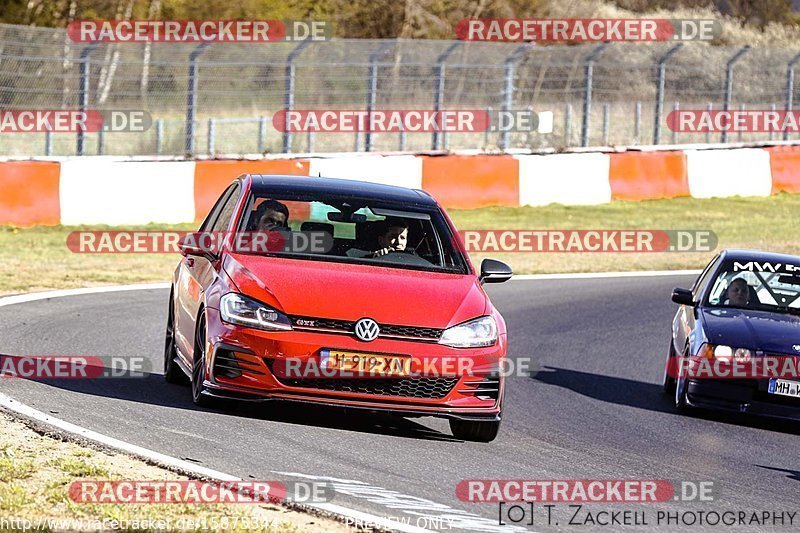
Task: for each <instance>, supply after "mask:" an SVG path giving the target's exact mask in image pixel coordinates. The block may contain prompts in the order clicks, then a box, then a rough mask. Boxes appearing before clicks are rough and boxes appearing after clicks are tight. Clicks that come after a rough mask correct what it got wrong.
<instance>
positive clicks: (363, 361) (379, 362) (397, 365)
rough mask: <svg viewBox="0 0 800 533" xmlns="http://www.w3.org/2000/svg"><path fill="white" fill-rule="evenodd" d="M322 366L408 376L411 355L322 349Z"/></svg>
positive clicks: (350, 370)
mask: <svg viewBox="0 0 800 533" xmlns="http://www.w3.org/2000/svg"><path fill="white" fill-rule="evenodd" d="M322 368H324V369H326V370H338V371H342V372H353V373H364V374H373V375H379V376H408V375H409V374H411V357H409V356H407V355H380V354H374V353H356V352H341V351H338V350H323V351H322Z"/></svg>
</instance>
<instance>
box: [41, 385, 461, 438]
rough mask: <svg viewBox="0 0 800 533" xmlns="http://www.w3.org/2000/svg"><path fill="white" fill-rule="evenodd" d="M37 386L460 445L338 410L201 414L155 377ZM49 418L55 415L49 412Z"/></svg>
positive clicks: (280, 404) (256, 406)
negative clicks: (50, 415) (209, 412)
mask: <svg viewBox="0 0 800 533" xmlns="http://www.w3.org/2000/svg"><path fill="white" fill-rule="evenodd" d="M37 381H38V382H39V383H43V384H46V385H49V386H52V387H56V388H59V389H63V390H69V391H72V392H78V393H81V394H86V395H91V396H102V397H106V398H114V399H118V400H125V401H130V402H137V403H147V404H153V405H160V406H163V407H169V408H172V409H185V410H190V411H213V412H217V413H224V414H226V415H229V416H236V417H241V418H252V419H258V420H266V421H271V422H280V423H284V424H295V425H303V426H317V427H323V428H329V429H341V430H344V431H358V432H360V433H374V434H381V435H390V436H395V437H403V438H410V439H419V440H438V441H450V442H462V441H461V440H460V439H456V438H454V437H452V436H451V435H448V434H446V433H442V432H440V431H436V430H434V429H430V428H428V427H426V426H424V425H422V424H417V423H416V422H413V421H411V420H410V419H407V418H402V417H399V416H393V415H387V414H382V413H370V412H363V411H357V410H352V409H347V408H341V407H325V406H314V405H306V404H300V403H294V402H285V401H278V400H276V401H269V402H226V403H225V405H224V406H221V407H220V408H219V409H206V408H201V407H197V406H195V405H194V404H193V403H192V400H191V392H190V390H189V388H188V386H181V385H171V384H169V383H166V382H165V381H164V376H163V375H161V374H145V375H144V377H136V378H133V377H127V378H118V379H88V380H84V379H47V380H37ZM228 406H230V407H228ZM53 414H57V413H55V412H53Z"/></svg>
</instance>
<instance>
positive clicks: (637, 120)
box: [633, 101, 642, 144]
mask: <svg viewBox="0 0 800 533" xmlns="http://www.w3.org/2000/svg"><path fill="white" fill-rule="evenodd" d="M641 138H642V102H638V101H637V102H636V107H635V108H634V117H633V144H639V142H640V141H641Z"/></svg>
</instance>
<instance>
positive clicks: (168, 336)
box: [164, 294, 187, 385]
mask: <svg viewBox="0 0 800 533" xmlns="http://www.w3.org/2000/svg"><path fill="white" fill-rule="evenodd" d="M177 356H178V351H177V350H176V349H175V306H174V301H173V299H172V294H170V295H169V312H168V313H167V331H166V333H165V334H164V379H165V380H166V381H167V383H173V384H176V385H185V384H186V382H187V379H186V374H184V373H183V370H181V367H180V366H178V363H176V362H175V358H176V357H177Z"/></svg>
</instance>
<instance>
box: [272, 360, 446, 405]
mask: <svg viewBox="0 0 800 533" xmlns="http://www.w3.org/2000/svg"><path fill="white" fill-rule="evenodd" d="M274 361H275V360H274V359H265V362H266V363H267V366H268V367H269V369H270V371H271V370H272V367H273V363H274ZM275 379H276V380H278V381H280V382H281V383H282V384H284V385H286V386H288V387H303V388H306V389H319V390H327V391H335V392H351V393H358V394H375V395H379V396H397V397H401V398H427V399H431V400H440V399H442V398H444V397H445V396H447V395H448V394H449V393H450V391H451V390H453V387H455V386H456V383H458V378H457V377H453V378H444V377H436V378H295V379H291V378H280V379H279V378H278V377H277V376H275Z"/></svg>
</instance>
